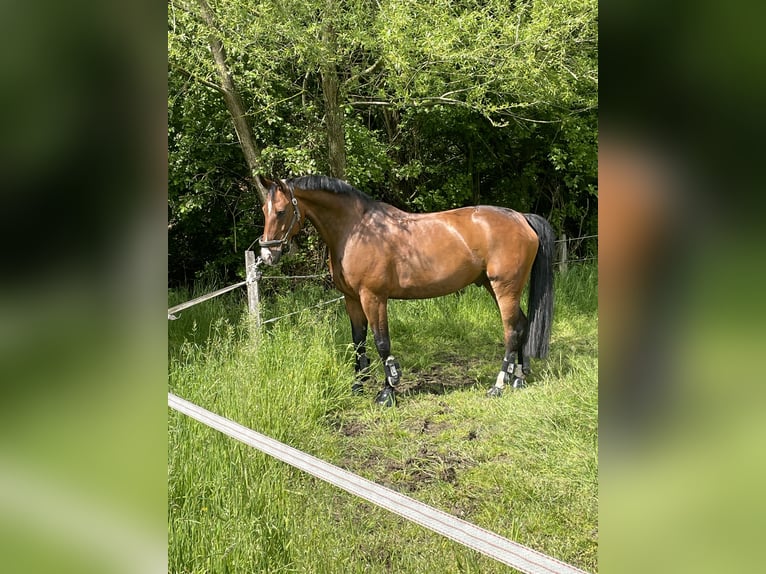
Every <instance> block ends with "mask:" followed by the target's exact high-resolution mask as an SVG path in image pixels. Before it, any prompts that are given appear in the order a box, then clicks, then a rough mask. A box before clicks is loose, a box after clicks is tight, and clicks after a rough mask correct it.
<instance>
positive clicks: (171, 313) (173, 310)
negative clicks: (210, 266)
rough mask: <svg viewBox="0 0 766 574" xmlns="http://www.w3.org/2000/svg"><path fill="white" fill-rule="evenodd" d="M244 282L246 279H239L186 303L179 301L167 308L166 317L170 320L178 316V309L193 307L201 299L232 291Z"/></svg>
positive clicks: (205, 299) (204, 299)
mask: <svg viewBox="0 0 766 574" xmlns="http://www.w3.org/2000/svg"><path fill="white" fill-rule="evenodd" d="M246 284H247V281H240V282H239V283H235V284H234V285H229V286H228V287H224V288H223V289H218V290H217V291H213V292H212V293H207V294H205V295H202V296H200V297H197V298H196V299H192V300H191V301H187V302H186V303H181V304H180V305H176V306H175V307H171V308H170V309H168V319H169V320H171V321H172V320H174V319H177V318H178V317H176V316H175V314H176V313H178V312H179V311H183V310H184V309H188V308H189V307H193V306H194V305H196V304H197V303H202V302H203V301H207V300H208V299H212V298H213V297H218V296H219V295H223V294H224V293H228V292H229V291H234V289H237V288H239V287H242V285H246Z"/></svg>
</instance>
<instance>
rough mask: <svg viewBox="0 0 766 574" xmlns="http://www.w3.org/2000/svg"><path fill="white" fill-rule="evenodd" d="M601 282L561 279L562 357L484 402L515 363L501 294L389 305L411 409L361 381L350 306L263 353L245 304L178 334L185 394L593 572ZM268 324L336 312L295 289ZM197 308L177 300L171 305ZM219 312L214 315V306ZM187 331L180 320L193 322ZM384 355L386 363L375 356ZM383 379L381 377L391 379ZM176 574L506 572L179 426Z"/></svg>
mask: <svg viewBox="0 0 766 574" xmlns="http://www.w3.org/2000/svg"><path fill="white" fill-rule="evenodd" d="M596 282H597V273H596V269H595V267H588V266H579V267H578V266H575V267H573V268H572V269H571V270H570V272H569V273H568V274H567V275H566V276H565V277H558V278H557V285H556V291H557V308H556V316H555V317H556V318H555V323H554V329H553V339H552V345H551V353H550V356H549V357H548V358H547V359H545V360H533V363H532V368H533V377H532V378H531V379H530V382H531V384H530V386H529V387H528V388H527V389H525V390H523V391H521V392H506V394H505V396H503V397H502V398H501V399H499V400H491V399H487V398H486V397H485V396H484V392H485V390H486V389H487V388H488V387H489V386H490V385H491V384H492V383H493V382H494V378H495V374H496V373H497V370H498V368H499V364H500V362H501V360H502V354H503V348H502V343H501V337H502V329H501V326H500V319H499V314H498V313H497V310H496V308H495V306H494V303H493V302H492V300H491V298H490V297H489V295H488V294H487V293H485V292H484V291H483V290H481V289H478V288H473V287H472V288H469V289H466V290H465V291H464V292H462V293H461V294H460V295H455V296H450V297H443V298H440V299H434V300H427V301H394V302H391V304H390V307H389V311H390V327H391V336H392V347H393V352H394V354H395V355H396V356H397V358H398V359H399V360H400V362H401V365H402V368H403V380H402V383H401V387H402V389H403V392H402V394H401V395H400V397H399V406H398V407H397V408H395V409H388V410H381V409H380V408H377V407H375V406H374V405H373V404H372V398H373V396H374V394H375V392H377V390H378V383H375V384H371V385H369V388H367V389H366V390H365V393H364V394H363V395H362V396H352V395H351V394H350V393H349V389H350V385H351V382H352V379H353V368H352V362H353V360H352V352H351V345H350V326H349V325H348V319H347V317H346V315H345V312H344V310H343V305H342V303H335V304H333V305H330V306H328V307H325V308H322V309H312V310H311V311H308V312H305V313H301V314H299V315H297V316H294V317H290V318H287V319H284V320H282V321H280V322H278V323H276V324H273V325H269V326H268V327H267V328H265V329H263V331H262V333H261V334H260V335H258V336H255V337H251V335H250V331H249V328H248V326H247V321H246V320H245V319H244V317H243V315H242V313H241V311H240V309H241V308H242V305H243V301H242V298H241V295H239V296H236V295H233V296H231V297H230V298H228V299H224V300H220V301H218V302H212V301H209V302H207V303H203V304H201V305H199V306H197V307H195V308H192V309H189V310H187V311H185V312H184V314H183V316H182V318H181V319H180V320H179V321H175V322H170V323H169V330H170V332H169V341H170V345H169V388H170V390H171V391H173V392H174V393H176V394H178V395H179V396H181V397H184V398H186V399H188V400H191V401H193V402H195V403H197V404H199V405H201V406H203V407H205V408H207V409H209V410H212V411H214V412H216V413H219V414H221V415H223V416H226V417H229V418H231V419H233V420H236V421H237V422H240V423H241V424H244V425H245V426H248V427H250V428H253V429H255V430H257V431H259V432H262V433H264V434H267V435H269V436H271V437H274V438H276V439H278V440H281V441H283V442H286V443H288V444H290V445H292V446H295V447H297V448H300V449H301V450H304V451H306V452H309V453H311V454H314V455H316V456H319V457H320V458H323V459H325V460H327V461H329V462H331V463H333V464H337V465H338V466H341V467H343V468H346V469H348V470H351V471H352V472H355V473H357V474H359V475H361V476H364V477H366V478H369V479H371V480H374V481H375V482H378V483H380V484H383V485H386V486H389V487H391V488H393V489H395V490H397V491H399V492H403V493H405V494H408V495H409V496H412V497H414V498H417V499H419V500H422V501H424V502H426V503H428V504H431V505H433V506H435V507H437V508H440V509H442V510H445V511H447V512H449V513H451V514H454V515H456V516H458V517H460V518H463V519H465V520H469V521H470V522H473V523H475V524H477V525H480V526H482V527H485V528H488V529H490V530H493V531H495V532H497V533H499V534H501V535H504V536H507V537H509V538H511V539H513V540H516V541H518V542H520V543H522V544H526V545H528V546H531V547H533V548H535V549H537V550H540V551H542V552H545V553H547V554H550V555H552V556H555V557H557V558H560V559H562V560H565V561H567V562H570V563H572V564H574V565H576V566H578V567H580V568H583V569H585V570H588V571H592V572H595V571H596V570H597V562H596V551H597V538H598V534H597V533H598V527H597V473H598V470H597V413H598V407H597V371H598V367H597V363H598V348H597V329H598V318H597V301H596V290H597V288H596V287H597V286H596ZM286 291H287V292H286V293H285V294H284V295H282V296H279V297H277V298H275V299H272V300H270V301H268V302H267V303H266V305H265V307H266V308H265V310H264V318H267V317H272V316H276V315H279V314H283V313H285V312H289V311H291V310H295V309H300V308H302V307H307V306H309V305H312V304H314V303H316V302H318V301H324V300H328V299H332V298H334V297H336V296H337V294H336V292H335V291H324V290H323V289H322V288H319V287H307V288H300V289H290V290H286ZM187 295H188V296H190V295H189V294H174V297H175V298H174V299H173V301H172V303H175V302H177V301H179V300H182V299H183V298H184V297H186V296H187ZM211 303H212V304H213V305H212V306H210V305H211ZM181 321H183V322H181ZM368 348H369V351H370V356H371V357H373V356H374V355H376V353H374V352H373V351H372V350H373V347H372V345H371V344H368ZM377 367H378V368H377V377H378V379H380V378H381V376H382V368H380V365H379V362H378V363H377ZM169 435H170V436H169V450H168V453H169V454H168V504H169V517H168V528H169V551H168V569H169V571H170V572H174V573H175V572H178V573H181V572H189V573H191V572H194V573H197V572H269V573H271V572H328V573H331V572H332V573H334V572H342V573H346V572H360V573H361V572H391V571H393V572H413V573H420V572H445V573H448V572H482V573H483V572H507V571H509V569H508V568H507V567H505V566H502V565H500V564H498V563H496V562H494V561H493V560H491V559H489V558H486V557H484V556H482V555H480V554H478V553H476V552H474V551H472V550H469V549H467V548H464V547H463V546H461V545H459V544H457V543H454V542H451V541H449V540H447V539H444V538H442V537H441V536H439V535H437V534H434V533H432V532H430V531H427V530H425V529H423V528H421V527H419V526H417V525H414V524H412V523H409V522H407V521H405V520H404V519H401V518H399V517H397V516H395V515H392V514H390V513H388V512H387V511H384V510H382V509H379V508H377V507H375V506H372V505H370V504H368V503H366V502H364V501H361V500H359V499H357V498H355V497H353V496H351V495H348V494H346V493H345V492H343V491H341V490H339V489H337V488H335V487H332V486H330V485H328V484H325V483H323V482H321V481H318V480H316V479H314V478H312V477H310V476H308V475H305V474H303V473H301V472H300V471H297V470H295V469H292V468H291V467H288V466H287V465H285V464H283V463H280V462H277V461H275V460H273V459H271V458H269V457H268V456H266V455H263V454H261V453H259V452H257V451H255V450H253V449H251V448H249V447H246V446H244V445H241V444H239V443H237V442H236V441H233V440H232V439H229V438H227V437H225V436H223V435H221V434H219V433H217V432H216V431H213V430H211V429H208V428H206V427H204V426H203V425H201V424H199V423H197V422H195V421H193V420H191V419H188V418H186V417H185V416H183V415H180V414H178V413H176V412H174V411H170V412H169Z"/></svg>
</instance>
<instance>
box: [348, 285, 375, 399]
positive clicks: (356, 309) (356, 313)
mask: <svg viewBox="0 0 766 574" xmlns="http://www.w3.org/2000/svg"><path fill="white" fill-rule="evenodd" d="M345 303H346V312H347V313H348V317H349V319H351V338H352V340H353V341H354V354H355V355H356V358H355V361H354V372H355V373H356V379H355V380H354V383H353V384H352V385H351V392H353V393H361V392H362V388H363V386H364V383H366V382H367V381H368V380H369V378H370V372H369V367H370V359H368V358H367V349H366V343H367V317H366V316H365V314H364V311H363V310H362V304H361V303H360V302H359V300H358V299H353V298H351V297H349V296H346V297H345Z"/></svg>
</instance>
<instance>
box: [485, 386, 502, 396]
mask: <svg viewBox="0 0 766 574" xmlns="http://www.w3.org/2000/svg"><path fill="white" fill-rule="evenodd" d="M487 396H488V397H502V396H503V389H501V388H499V387H492V388H490V389H489V390H488V391H487Z"/></svg>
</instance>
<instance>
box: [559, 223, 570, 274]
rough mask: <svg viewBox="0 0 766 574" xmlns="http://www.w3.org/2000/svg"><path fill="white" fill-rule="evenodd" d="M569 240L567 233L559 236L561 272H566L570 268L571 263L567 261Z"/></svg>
mask: <svg viewBox="0 0 766 574" xmlns="http://www.w3.org/2000/svg"><path fill="white" fill-rule="evenodd" d="M568 244H569V242H568V241H567V234H566V233H562V234H561V237H559V258H558V259H559V272H560V273H566V272H567V270H568V269H569V264H568V263H567V260H568V259H569V258H568V256H567V246H568Z"/></svg>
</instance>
